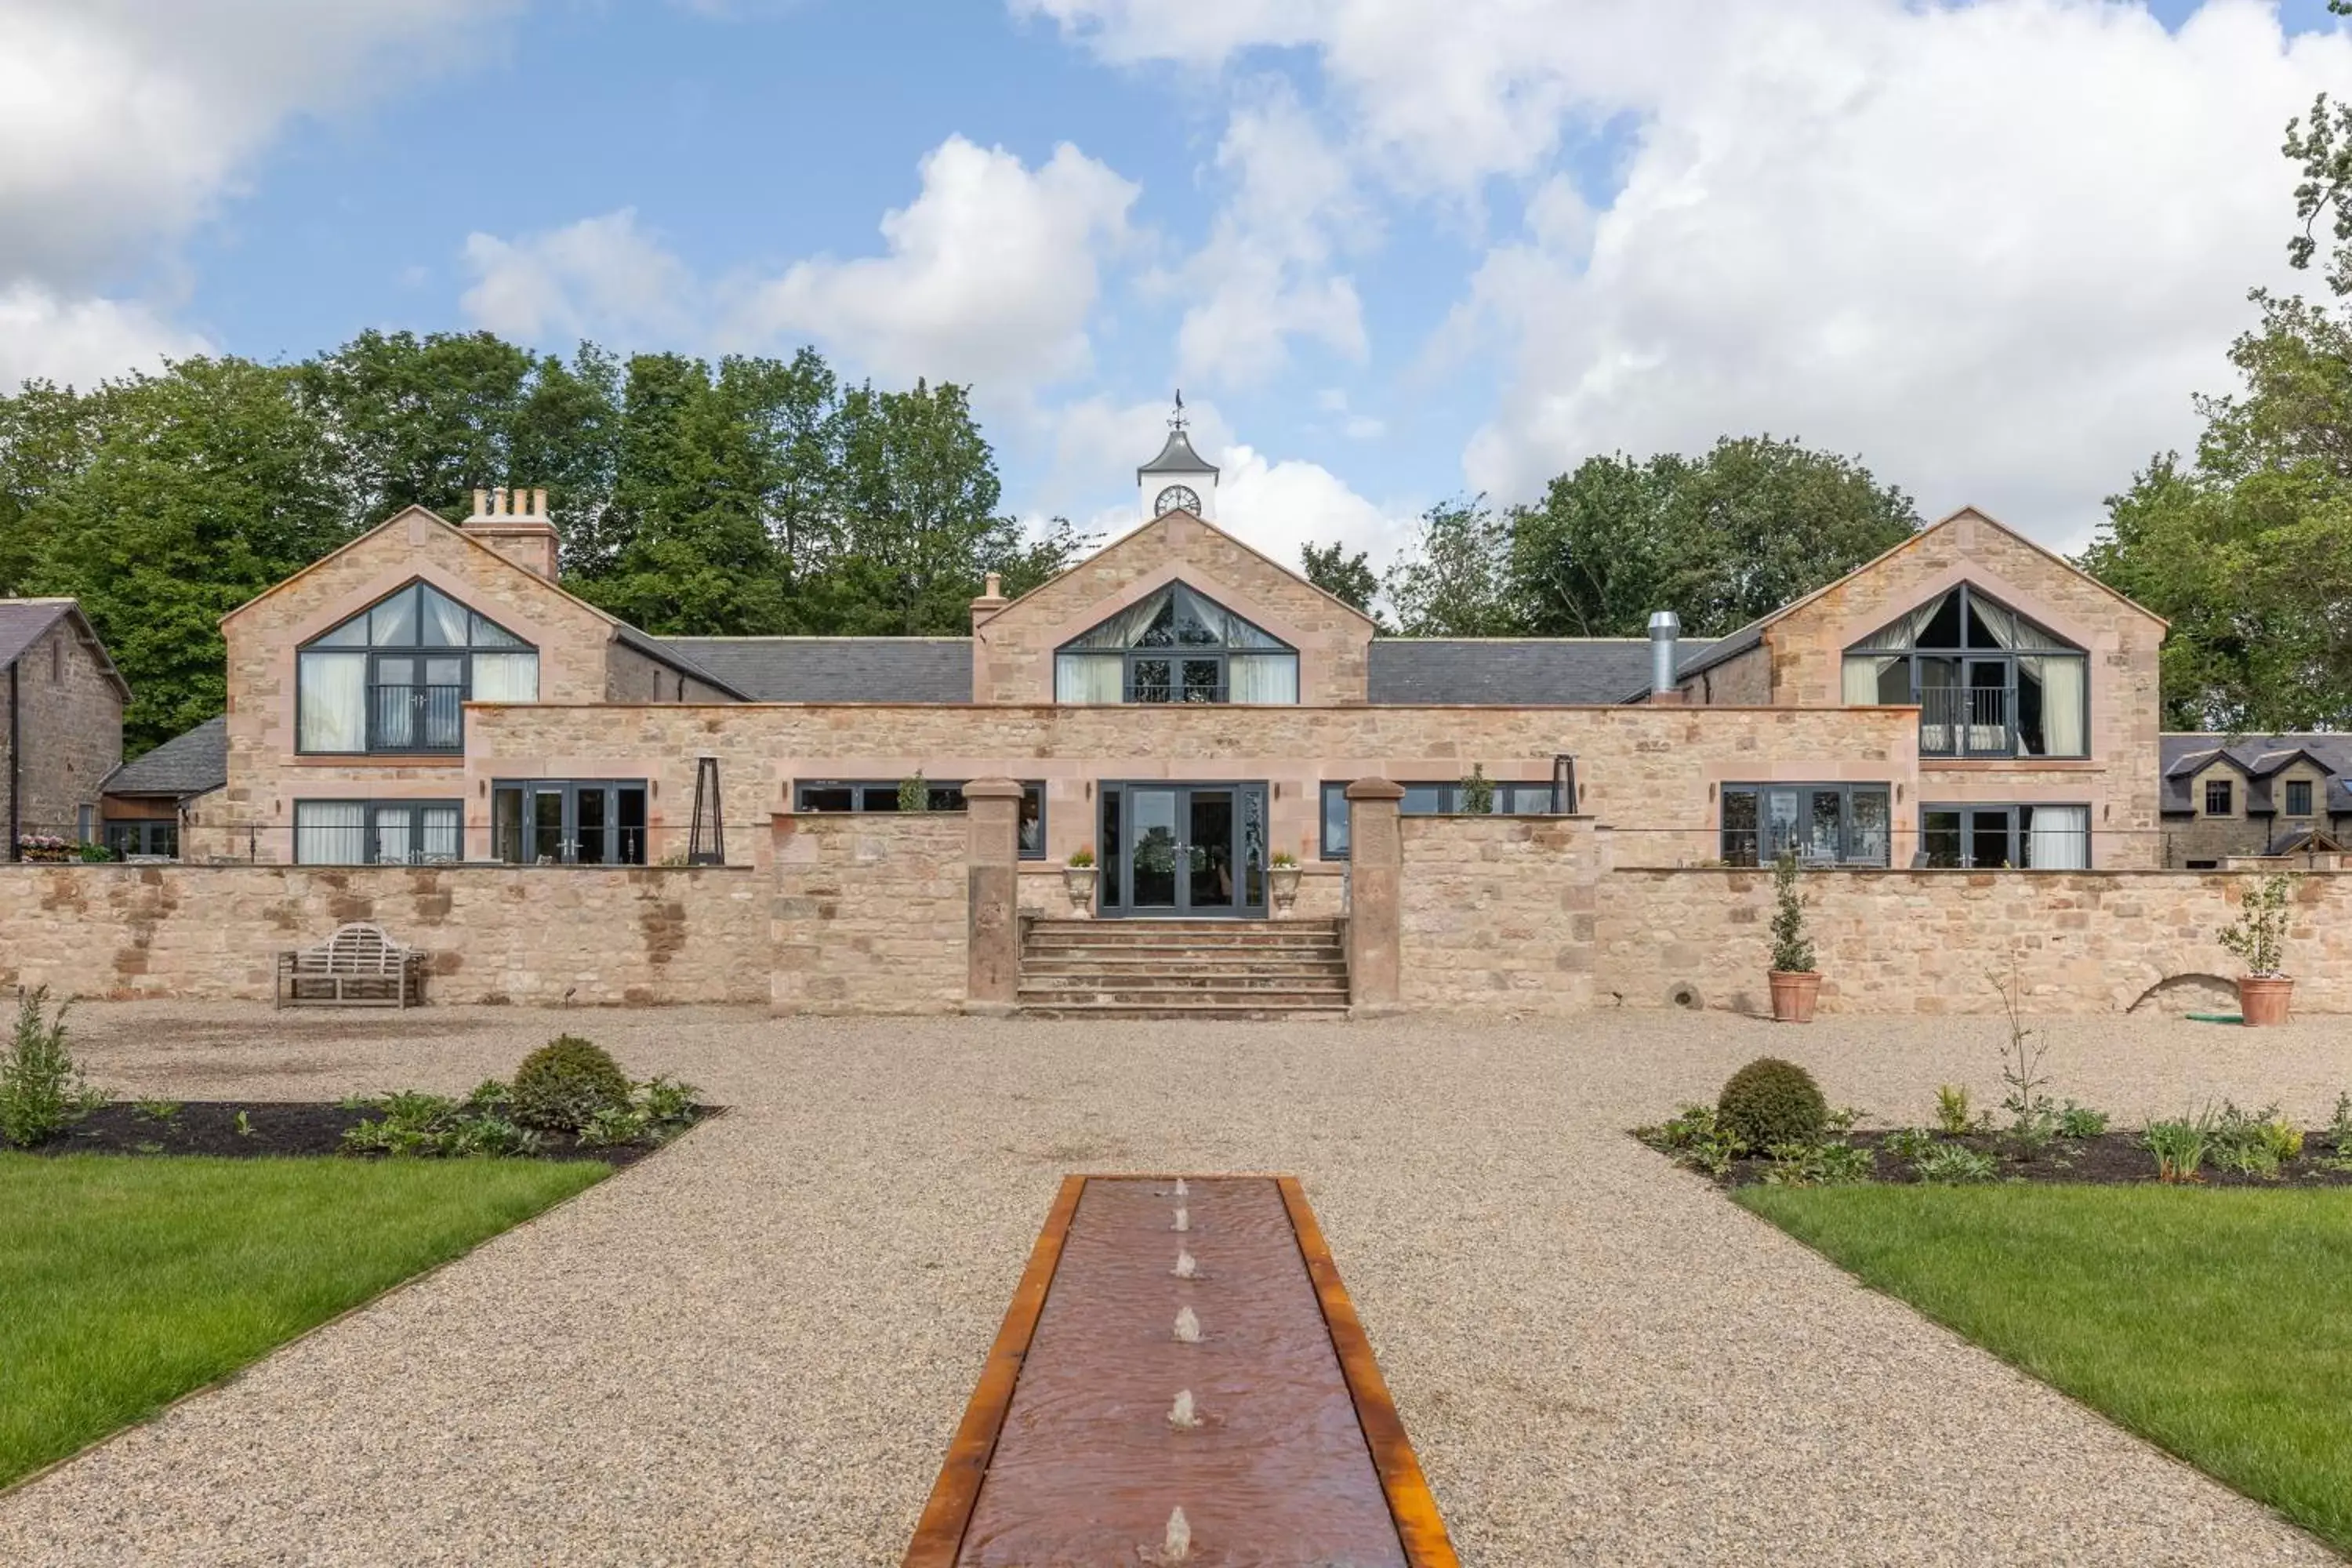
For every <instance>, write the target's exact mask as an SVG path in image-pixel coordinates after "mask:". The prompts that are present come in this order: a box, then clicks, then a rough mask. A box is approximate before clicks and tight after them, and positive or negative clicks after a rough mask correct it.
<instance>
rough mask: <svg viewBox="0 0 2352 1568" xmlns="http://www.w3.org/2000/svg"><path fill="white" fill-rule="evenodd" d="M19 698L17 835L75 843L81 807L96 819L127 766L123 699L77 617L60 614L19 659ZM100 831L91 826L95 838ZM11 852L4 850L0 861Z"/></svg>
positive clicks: (0, 760) (2, 776) (3, 802)
mask: <svg viewBox="0 0 2352 1568" xmlns="http://www.w3.org/2000/svg"><path fill="white" fill-rule="evenodd" d="M6 680H7V678H6V676H5V673H0V704H5V702H6V700H7V684H6ZM16 701H17V724H18V729H19V733H20V735H21V738H22V741H23V744H24V756H23V758H22V760H21V765H20V767H19V769H18V777H19V779H20V781H21V785H22V789H23V797H22V799H21V800H20V801H19V802H18V803H17V811H16V816H17V821H18V826H17V831H18V832H20V833H48V834H55V835H56V836H57V837H60V838H67V839H72V838H76V837H78V836H79V833H80V828H81V813H82V809H83V808H84V807H85V806H87V807H89V808H90V809H91V815H92V816H93V818H95V816H96V808H97V805H98V800H99V786H100V784H103V783H104V782H105V780H106V775H107V774H109V773H112V772H113V771H114V770H115V769H116V768H117V767H119V766H121V763H122V694H121V692H120V691H119V690H118V689H116V688H115V685H114V683H113V682H112V681H110V680H109V679H107V677H106V672H105V670H104V669H103V668H101V667H100V664H99V661H98V657H97V655H96V654H95V653H94V652H93V651H92V650H91V648H90V647H89V644H88V643H86V642H84V641H83V640H82V638H81V636H80V631H79V626H78V624H77V623H76V621H75V619H74V617H73V616H70V615H68V616H61V617H59V618H58V621H57V623H56V624H55V625H53V626H50V627H49V629H48V630H47V631H46V632H44V633H42V634H41V636H40V637H37V639H35V641H34V642H33V644H32V646H30V647H27V648H26V649H25V651H24V652H23V653H21V654H19V655H18V656H17V658H16ZM7 749H8V734H7V715H6V714H5V712H0V834H5V832H6V826H7V816H6V811H7V798H6V797H7V789H8V773H7V767H8V756H7ZM96 831H97V829H96V825H95V822H94V821H93V824H92V827H91V832H92V835H93V837H94V836H95V835H96ZM6 850H7V847H6V846H5V845H0V859H5V858H6Z"/></svg>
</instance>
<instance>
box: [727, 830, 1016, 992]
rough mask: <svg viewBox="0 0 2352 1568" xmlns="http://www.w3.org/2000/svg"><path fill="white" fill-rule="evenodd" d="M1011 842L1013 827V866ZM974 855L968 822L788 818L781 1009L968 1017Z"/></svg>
mask: <svg viewBox="0 0 2352 1568" xmlns="http://www.w3.org/2000/svg"><path fill="white" fill-rule="evenodd" d="M1011 834H1012V828H1011V826H1010V824H1009V821H1008V825H1007V827H1006V846H1005V857H1004V858H1005V859H1006V861H1007V862H1008V863H1009V862H1010V861H1011V860H1012V858H1013V857H1012V841H1011ZM970 849H971V831H970V828H969V826H967V824H966V822H965V819H964V816H963V815H962V814H961V813H955V812H939V813H924V814H919V815H913V816H895V815H877V816H854V815H844V816H816V815H812V816H778V817H777V818H776V837H775V862H776V870H775V877H776V896H775V903H774V910H773V916H772V921H771V937H772V943H773V961H772V964H773V984H772V987H769V988H767V994H769V996H770V999H771V1002H772V1005H773V1006H774V1008H775V1010H776V1011H777V1012H779V1013H951V1012H955V1011H957V1010H958V1009H960V1008H961V1006H962V1005H963V1003H964V996H965V987H966V982H967V977H968V971H967V965H968V955H969V939H968V934H967V931H966V925H967V921H968V920H969V918H970V916H969V910H970V908H971V899H970V894H969V891H968V886H967V872H968V867H969V857H970ZM1006 913H1007V915H1008V917H1009V916H1010V914H1011V911H1010V910H1007V911H1006Z"/></svg>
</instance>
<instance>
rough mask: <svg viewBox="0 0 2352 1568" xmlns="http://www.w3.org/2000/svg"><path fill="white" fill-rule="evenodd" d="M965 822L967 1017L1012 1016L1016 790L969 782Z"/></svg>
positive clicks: (1017, 971)
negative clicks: (967, 823)
mask: <svg viewBox="0 0 2352 1568" xmlns="http://www.w3.org/2000/svg"><path fill="white" fill-rule="evenodd" d="M963 802H964V810H965V813H966V815H967V816H970V818H971V849H970V850H969V852H968V860H967V870H966V873H965V876H966V887H967V889H968V892H969V897H970V900H971V912H970V916H969V923H968V925H967V926H966V928H965V929H966V932H967V937H968V943H969V954H970V964H971V971H970V978H969V979H968V980H967V982H966V984H965V988H964V1004H963V1007H964V1011H965V1012H967V1013H990V1014H1005V1013H1010V1012H1012V1011H1013V1003H1014V1002H1015V1000H1017V999H1018V996H1019V994H1020V990H1021V917H1020V908H1021V889H1020V884H1019V881H1018V879H1019V877H1020V874H1021V786H1020V785H1019V784H1016V783H1014V782H1013V780H1011V779H974V780H972V781H971V783H970V784H966V785H964V786H963Z"/></svg>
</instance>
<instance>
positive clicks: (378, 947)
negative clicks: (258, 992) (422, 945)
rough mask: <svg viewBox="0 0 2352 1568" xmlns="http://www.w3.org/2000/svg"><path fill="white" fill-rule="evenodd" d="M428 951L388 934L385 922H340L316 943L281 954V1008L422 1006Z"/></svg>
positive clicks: (279, 992) (279, 969)
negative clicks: (377, 924) (330, 934)
mask: <svg viewBox="0 0 2352 1568" xmlns="http://www.w3.org/2000/svg"><path fill="white" fill-rule="evenodd" d="M276 1005H278V1006H279V1007H288V1006H295V1007H302V1006H319V1007H421V1006H423V1005H425V953H424V952H423V951H422V950H420V949H417V948H414V947H404V946H402V945H401V944H400V943H399V942H394V941H393V940H392V939H391V938H390V937H388V936H386V935H384V934H383V927H382V926H374V925H363V924H352V925H345V926H338V927H336V928H335V934H334V935H332V936H331V937H329V938H328V939H327V940H326V941H324V942H320V944H319V945H318V946H316V947H300V948H289V949H287V950H286V951H284V952H279V953H278V994H277V1002H276Z"/></svg>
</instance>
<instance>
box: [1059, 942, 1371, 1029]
mask: <svg viewBox="0 0 2352 1568" xmlns="http://www.w3.org/2000/svg"><path fill="white" fill-rule="evenodd" d="M1018 1000H1019V1004H1020V1007H1021V1010H1022V1012H1024V1014H1027V1015H1029V1016H1034V1017H1051V1018H1163V1019H1174V1018H1280V1019H1291V1018H1341V1017H1345V1016H1347V1011H1348V960H1347V952H1346V949H1345V948H1344V947H1343V946H1342V944H1341V941H1340V928H1339V924H1338V923H1337V922H1336V921H1030V922H1029V923H1028V925H1027V927H1026V930H1025V931H1024V940H1023V943H1022V952H1021V986H1020V991H1019V993H1018Z"/></svg>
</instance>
